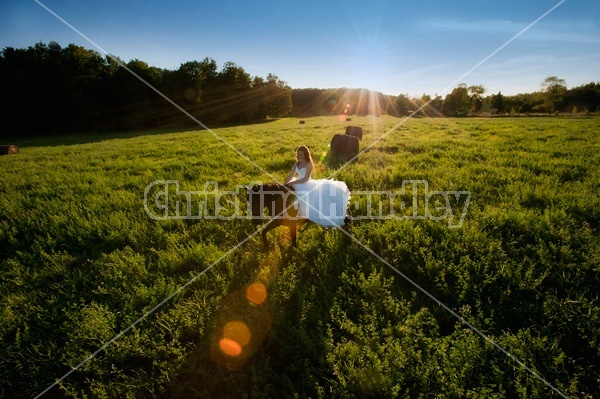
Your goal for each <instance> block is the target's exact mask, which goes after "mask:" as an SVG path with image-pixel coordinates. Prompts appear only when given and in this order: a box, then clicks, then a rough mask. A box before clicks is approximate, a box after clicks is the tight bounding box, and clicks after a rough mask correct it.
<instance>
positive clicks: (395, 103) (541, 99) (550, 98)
mask: <svg viewBox="0 0 600 399" xmlns="http://www.w3.org/2000/svg"><path fill="white" fill-rule="evenodd" d="M485 92H486V88H485V86H483V85H472V86H467V85H466V84H460V85H458V86H457V87H456V88H454V90H452V92H451V93H449V94H447V95H446V96H445V97H442V96H440V95H436V96H433V97H432V96H430V95H428V94H423V95H422V96H421V97H411V96H409V95H407V94H400V95H398V96H389V95H383V94H381V93H377V92H371V91H369V90H363V89H294V90H293V91H292V104H293V105H292V115H294V116H298V117H306V116H312V115H332V114H342V113H347V114H348V115H367V114H368V115H382V114H388V115H393V116H398V117H402V116H411V115H416V116H427V117H466V116H480V115H528V114H548V115H552V114H559V113H566V114H578V115H588V114H590V113H594V112H595V113H598V112H600V83H594V82H591V83H589V84H585V85H582V86H579V87H574V88H572V89H567V86H566V83H565V81H564V79H560V78H558V77H556V76H549V77H547V78H546V79H544V81H543V82H542V83H541V85H540V91H537V92H534V93H524V94H517V95H514V96H505V95H503V94H502V92H498V93H497V94H491V95H488V96H484V94H485Z"/></svg>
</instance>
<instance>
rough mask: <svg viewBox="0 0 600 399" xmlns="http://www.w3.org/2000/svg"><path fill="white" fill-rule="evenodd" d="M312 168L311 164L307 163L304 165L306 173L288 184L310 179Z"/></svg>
mask: <svg viewBox="0 0 600 399" xmlns="http://www.w3.org/2000/svg"><path fill="white" fill-rule="evenodd" d="M312 170H313V166H312V164H311V163H309V164H308V165H306V173H305V174H304V177H303V178H301V179H296V180H294V181H293V182H291V183H289V184H288V186H292V185H294V184H296V183H304V182H306V181H308V180H310V175H311V173H312Z"/></svg>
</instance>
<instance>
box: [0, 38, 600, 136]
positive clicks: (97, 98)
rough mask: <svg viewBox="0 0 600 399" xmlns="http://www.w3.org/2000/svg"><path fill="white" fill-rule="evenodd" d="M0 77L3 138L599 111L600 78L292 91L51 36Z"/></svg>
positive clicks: (10, 53) (211, 66)
mask: <svg viewBox="0 0 600 399" xmlns="http://www.w3.org/2000/svg"><path fill="white" fill-rule="evenodd" d="M134 74H135V75H134ZM136 75H137V77H136ZM138 77H139V78H141V79H143V80H144V81H145V82H146V84H144V83H143V82H142V81H141V80H140V79H139V78H138ZM0 85H1V86H0V87H1V88H2V95H3V98H4V101H3V102H4V104H5V105H4V106H3V107H0V116H1V117H2V122H3V123H2V128H1V129H0V136H5V137H13V136H15V135H21V134H27V135H36V134H51V133H76V132H92V131H109V130H117V131H123V130H135V129H148V128H162V127H169V126H173V127H181V126H185V125H190V126H192V125H195V126H197V124H196V122H194V121H193V119H192V118H195V119H197V120H198V121H201V122H202V123H203V124H205V125H207V126H222V125H231V124H246V123H253V122H260V121H264V120H266V119H268V118H278V117H283V116H288V115H292V116H297V117H309V116H316V115H341V114H344V115H347V116H350V115H357V116H362V115H383V114H388V115H393V116H399V117H400V116H410V115H417V116H428V117H438V116H452V117H462V116H470V115H517V114H538V113H545V114H555V113H573V114H583V115H585V114H589V113H592V112H596V113H597V112H598V111H600V109H599V108H600V83H594V82H592V83H589V84H586V85H583V86H579V87H575V88H572V89H567V86H566V83H565V81H564V80H563V79H560V78H558V77H556V76H550V77H548V78H546V79H545V80H544V81H543V82H542V84H541V86H540V91H537V92H534V93H527V94H517V95H514V96H504V95H503V94H502V93H501V92H498V93H497V94H491V95H488V96H484V94H485V92H486V88H485V87H484V86H482V85H472V86H467V85H466V84H460V85H458V86H457V87H456V88H455V89H454V90H452V92H451V93H449V94H447V95H446V96H445V97H443V98H442V96H440V95H436V96H434V97H432V96H430V95H427V94H423V95H422V96H421V97H419V98H415V97H410V96H409V95H405V94H400V95H398V96H390V95H384V94H381V93H378V92H374V91H369V90H364V89H346V88H341V89H293V90H292V88H290V87H289V86H288V85H287V83H286V82H284V81H282V80H280V79H279V77H277V76H276V75H274V74H269V75H268V76H267V77H266V79H265V78H262V77H258V76H254V77H252V76H250V75H249V74H248V73H247V72H246V71H245V70H244V69H243V68H242V67H240V66H238V65H236V64H235V63H233V62H226V63H225V64H224V65H223V67H222V68H221V69H220V70H219V68H218V66H217V63H216V62H215V60H213V59H211V58H205V59H203V60H202V61H189V62H185V63H183V64H181V65H180V67H179V68H178V69H176V70H168V69H161V68H155V67H151V66H149V65H148V64H147V63H145V62H143V61H140V60H137V59H136V60H132V61H129V62H127V63H125V62H123V61H121V60H120V59H118V58H116V57H111V56H102V55H101V54H99V53H97V52H95V51H92V50H88V49H85V48H83V47H80V46H77V45H75V44H70V45H68V46H67V47H64V48H62V47H61V46H60V45H59V44H58V43H56V42H50V43H49V44H44V43H38V44H36V45H34V46H30V47H28V48H26V49H14V48H12V47H7V48H5V49H3V50H2V51H1V52H0ZM161 94H162V95H161ZM163 95H164V96H165V97H167V98H168V99H169V100H171V101H172V102H174V103H175V104H177V106H175V105H173V104H172V103H170V101H168V100H167V99H165V98H164V97H163ZM179 108H181V109H183V110H184V111H185V112H182V111H181V109H179ZM186 113H188V114H189V115H186ZM190 115H191V116H192V118H190Z"/></svg>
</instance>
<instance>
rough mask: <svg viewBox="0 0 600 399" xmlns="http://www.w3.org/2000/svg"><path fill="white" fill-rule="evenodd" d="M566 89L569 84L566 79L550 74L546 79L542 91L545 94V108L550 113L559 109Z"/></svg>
mask: <svg viewBox="0 0 600 399" xmlns="http://www.w3.org/2000/svg"><path fill="white" fill-rule="evenodd" d="M566 91H567V85H566V83H565V80H564V79H560V78H558V77H556V76H548V77H547V78H546V79H544V81H543V82H542V92H543V93H544V94H545V96H544V104H543V105H544V107H545V109H546V110H548V112H550V113H553V112H556V111H558V110H559V107H560V104H561V102H562V101H563V95H564V94H565V93H566Z"/></svg>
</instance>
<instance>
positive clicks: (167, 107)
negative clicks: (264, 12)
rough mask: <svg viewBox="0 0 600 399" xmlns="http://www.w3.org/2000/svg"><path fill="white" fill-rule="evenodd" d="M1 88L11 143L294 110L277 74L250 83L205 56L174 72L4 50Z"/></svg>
mask: <svg viewBox="0 0 600 399" xmlns="http://www.w3.org/2000/svg"><path fill="white" fill-rule="evenodd" d="M136 75H137V76H136ZM140 78H141V79H143V81H144V82H146V84H144V82H142V81H141V79H140ZM0 85H1V86H0V87H2V91H3V97H4V99H5V101H4V103H5V104H6V105H5V106H4V107H2V110H1V111H0V112H1V113H2V114H1V115H2V121H3V128H2V129H1V130H0V131H1V132H2V133H3V134H2V135H3V136H7V137H9V136H14V135H17V134H18V135H23V134H28V135H36V134H52V133H66V132H75V133H77V132H90V131H110V130H118V131H123V130H134V129H147V128H156V127H168V126H177V127H179V126H182V125H196V126H197V124H196V122H195V121H193V119H192V118H190V116H192V117H193V118H196V119H197V120H199V121H201V122H202V123H204V124H206V125H211V126H215V125H226V124H245V123H252V122H258V121H263V120H265V119H266V118H268V117H273V118H277V117H281V116H284V115H287V114H289V111H290V109H291V88H290V87H289V86H288V85H287V84H286V82H284V81H282V80H280V79H279V78H278V77H277V76H276V75H274V74H269V75H268V76H267V77H266V79H265V78H262V77H259V76H254V77H252V76H250V75H249V74H248V73H247V72H246V71H245V70H244V69H243V68H242V67H240V66H238V65H236V64H235V63H233V62H226V63H225V64H224V65H223V67H222V69H220V70H219V68H218V66H217V63H216V61H215V60H213V59H211V58H205V59H204V60H202V61H189V62H185V63H183V64H181V66H180V67H179V68H178V69H177V70H168V69H161V68H156V67H152V66H149V65H148V64H147V63H145V62H143V61H140V60H137V59H135V60H132V61H129V62H127V63H125V62H123V61H121V60H120V59H118V58H117V57H112V56H102V55H101V54H99V53H98V52H96V51H92V50H88V49H85V48H83V47H80V46H77V45H75V44H70V45H68V46H67V47H64V48H62V47H61V46H60V45H59V44H58V43H56V42H50V43H49V44H44V43H37V44H36V45H34V46H30V47H28V48H26V49H14V48H12V47H7V48H4V49H3V50H2V52H1V53H0ZM161 94H162V95H161ZM165 97H167V98H168V99H169V100H171V101H172V102H173V103H175V104H176V106H175V105H174V104H172V103H171V102H170V101H168V100H167V99H166V98H165ZM179 108H181V109H183V110H184V111H185V112H182V110H181V109H179ZM186 113H188V115H186Z"/></svg>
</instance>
